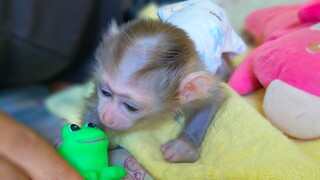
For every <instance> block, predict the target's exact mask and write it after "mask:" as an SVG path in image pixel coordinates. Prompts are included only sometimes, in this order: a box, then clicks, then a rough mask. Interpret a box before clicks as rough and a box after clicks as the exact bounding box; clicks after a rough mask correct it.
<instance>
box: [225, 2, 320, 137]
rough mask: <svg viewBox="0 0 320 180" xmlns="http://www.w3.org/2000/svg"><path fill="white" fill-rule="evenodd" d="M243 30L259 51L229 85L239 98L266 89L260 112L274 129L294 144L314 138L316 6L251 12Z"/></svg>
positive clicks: (319, 128) (319, 33)
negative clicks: (297, 141) (249, 35)
mask: <svg viewBox="0 0 320 180" xmlns="http://www.w3.org/2000/svg"><path fill="white" fill-rule="evenodd" d="M245 27H246V29H247V30H248V31H249V32H250V33H251V35H252V36H253V38H254V40H255V42H256V43H257V44H258V45H260V46H258V47H257V48H256V49H254V50H253V51H252V52H251V53H250V54H249V55H248V56H247V57H246V58H245V59H244V61H243V62H242V63H241V64H240V66H239V67H238V68H237V69H236V70H235V72H234V73H233V75H232V76H231V78H230V80H229V82H228V83H229V85H230V86H231V87H233V88H234V89H235V91H237V92H238V93H239V94H248V93H250V92H252V91H254V90H256V89H258V88H260V87H261V86H263V87H264V88H267V93H266V95H265V99H264V101H265V102H264V104H263V105H264V111H265V114H266V116H267V118H268V119H269V120H270V121H271V122H272V123H273V124H274V125H275V126H276V127H277V128H279V129H280V130H281V131H282V132H284V133H286V134H288V135H289V136H291V137H295V138H299V139H312V138H318V137H320V118H319V117H320V106H319V104H320V97H319V96H320V1H319V0H317V1H314V2H312V3H310V4H307V5H300V4H299V5H288V6H277V7H271V8H268V9H261V10H257V11H255V12H253V13H252V14H251V15H249V17H248V18H247V21H246V24H245ZM275 80H277V83H276V82H275ZM272 82H275V83H273V84H274V85H273V86H272V88H270V90H268V86H269V84H270V83H272ZM291 89H292V90H291ZM293 89H294V90H293ZM298 94H299V95H298ZM289 97H290V98H289ZM302 99H304V100H305V102H302ZM301 105H305V106H307V107H304V108H301ZM281 107H283V108H281ZM297 113H298V114H297ZM298 117H299V118H298ZM311 130H312V131H311Z"/></svg>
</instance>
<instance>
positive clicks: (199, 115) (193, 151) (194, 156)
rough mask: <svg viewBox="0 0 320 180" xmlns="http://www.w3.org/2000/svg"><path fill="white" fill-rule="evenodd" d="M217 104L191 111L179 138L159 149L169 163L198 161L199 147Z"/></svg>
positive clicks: (217, 106)
mask: <svg viewBox="0 0 320 180" xmlns="http://www.w3.org/2000/svg"><path fill="white" fill-rule="evenodd" d="M218 108H219V103H216V104H214V103H213V104H212V105H207V106H206V107H203V108H201V109H195V110H193V111H192V112H191V113H190V114H189V115H188V116H187V119H186V120H187V124H186V127H185V129H184V130H183V131H182V132H181V134H180V136H179V137H178V138H176V139H173V140H170V141H169V142H167V143H166V144H165V145H163V146H162V147H161V151H162V153H163V154H164V158H165V159H166V160H167V161H169V162H195V161H197V160H198V159H199V147H200V145H201V143H202V140H203V138H204V136H205V134H206V132H207V129H208V127H209V125H210V123H211V121H212V119H213V118H214V116H215V114H216V112H217V110H218Z"/></svg>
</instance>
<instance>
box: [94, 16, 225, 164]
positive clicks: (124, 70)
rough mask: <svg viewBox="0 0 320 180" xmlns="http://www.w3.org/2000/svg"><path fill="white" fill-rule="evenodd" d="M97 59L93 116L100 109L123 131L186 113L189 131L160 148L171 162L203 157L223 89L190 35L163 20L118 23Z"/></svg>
mask: <svg viewBox="0 0 320 180" xmlns="http://www.w3.org/2000/svg"><path fill="white" fill-rule="evenodd" d="M95 58H96V60H97V67H96V69H95V77H96V87H97V93H96V94H95V95H94V96H93V97H91V100H90V102H91V103H90V107H89V108H88V115H89V117H90V116H91V117H93V115H95V114H96V116H97V119H99V121H100V122H101V123H102V124H103V125H104V126H105V127H106V128H110V129H113V130H117V131H121V130H126V129H129V128H132V127H134V126H137V125H141V124H145V123H146V122H151V121H154V120H161V118H166V117H167V116H173V117H179V116H184V118H185V119H186V124H185V127H184V129H183V131H182V132H181V133H180V135H179V136H178V137H177V138H176V139H173V140H170V141H169V142H167V143H165V144H164V145H163V146H162V147H161V149H160V150H161V152H162V153H163V155H164V158H165V159H166V160H167V161H168V162H195V161H197V160H198V158H199V147H200V145H201V142H202V140H203V138H204V136H205V133H206V131H207V128H208V126H209V125H210V123H211V121H212V119H213V118H214V116H215V114H216V112H217V109H218V108H219V106H220V104H221V102H222V94H221V92H220V87H219V80H217V78H215V77H214V75H212V74H210V73H209V72H207V71H206V70H205V67H204V64H203V63H202V61H201V60H200V59H199V57H198V54H197V52H196V51H195V46H194V43H193V42H192V40H191V39H189V37H188V35H187V34H186V33H185V32H184V31H183V30H182V29H179V28H177V27H175V26H173V25H171V24H169V23H165V22H162V21H160V20H150V19H149V20H146V19H141V20H136V21H133V22H130V23H128V24H125V25H122V26H120V27H118V26H117V25H116V24H115V23H112V25H111V26H110V28H109V31H108V32H107V33H106V34H104V36H103V39H102V42H101V43H100V45H99V47H98V48H97V50H96V54H95ZM93 118H94V117H93ZM147 127H148V126H146V127H145V128H147Z"/></svg>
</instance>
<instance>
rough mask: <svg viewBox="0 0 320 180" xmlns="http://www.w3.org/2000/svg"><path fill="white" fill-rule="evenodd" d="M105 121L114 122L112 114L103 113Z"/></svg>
mask: <svg viewBox="0 0 320 180" xmlns="http://www.w3.org/2000/svg"><path fill="white" fill-rule="evenodd" d="M103 122H104V123H105V124H112V123H113V119H112V118H111V117H110V116H108V114H107V113H104V114H103Z"/></svg>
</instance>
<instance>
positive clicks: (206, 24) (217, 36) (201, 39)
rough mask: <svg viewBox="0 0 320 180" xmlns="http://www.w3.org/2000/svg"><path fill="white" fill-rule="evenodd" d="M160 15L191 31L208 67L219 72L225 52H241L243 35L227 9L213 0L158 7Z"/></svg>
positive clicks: (190, 35)
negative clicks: (232, 22)
mask: <svg viewBox="0 0 320 180" xmlns="http://www.w3.org/2000/svg"><path fill="white" fill-rule="evenodd" d="M158 16H159V18H160V19H162V20H163V21H165V22H169V23H171V24H173V25H175V26H177V27H179V28H181V29H183V30H184V31H185V32H187V33H188V35H189V37H190V38H191V39H192V40H193V41H194V43H195V46H196V50H197V52H198V54H199V57H200V59H201V60H202V61H203V62H204V64H205V65H206V68H207V70H208V71H210V72H212V73H216V71H217V69H218V68H219V66H220V65H221V63H222V59H221V55H222V53H230V55H234V54H241V53H242V52H244V50H245V44H244V42H243V41H242V39H241V38H240V37H239V36H238V35H237V34H236V32H235V31H234V30H233V29H232V27H231V24H230V22H229V20H228V18H227V15H226V13H225V11H224V10H223V9H222V8H220V7H219V6H218V5H216V4H215V3H213V2H212V1H210V0H189V1H183V2H179V3H175V4H170V5H166V6H163V7H160V8H159V9H158Z"/></svg>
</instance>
